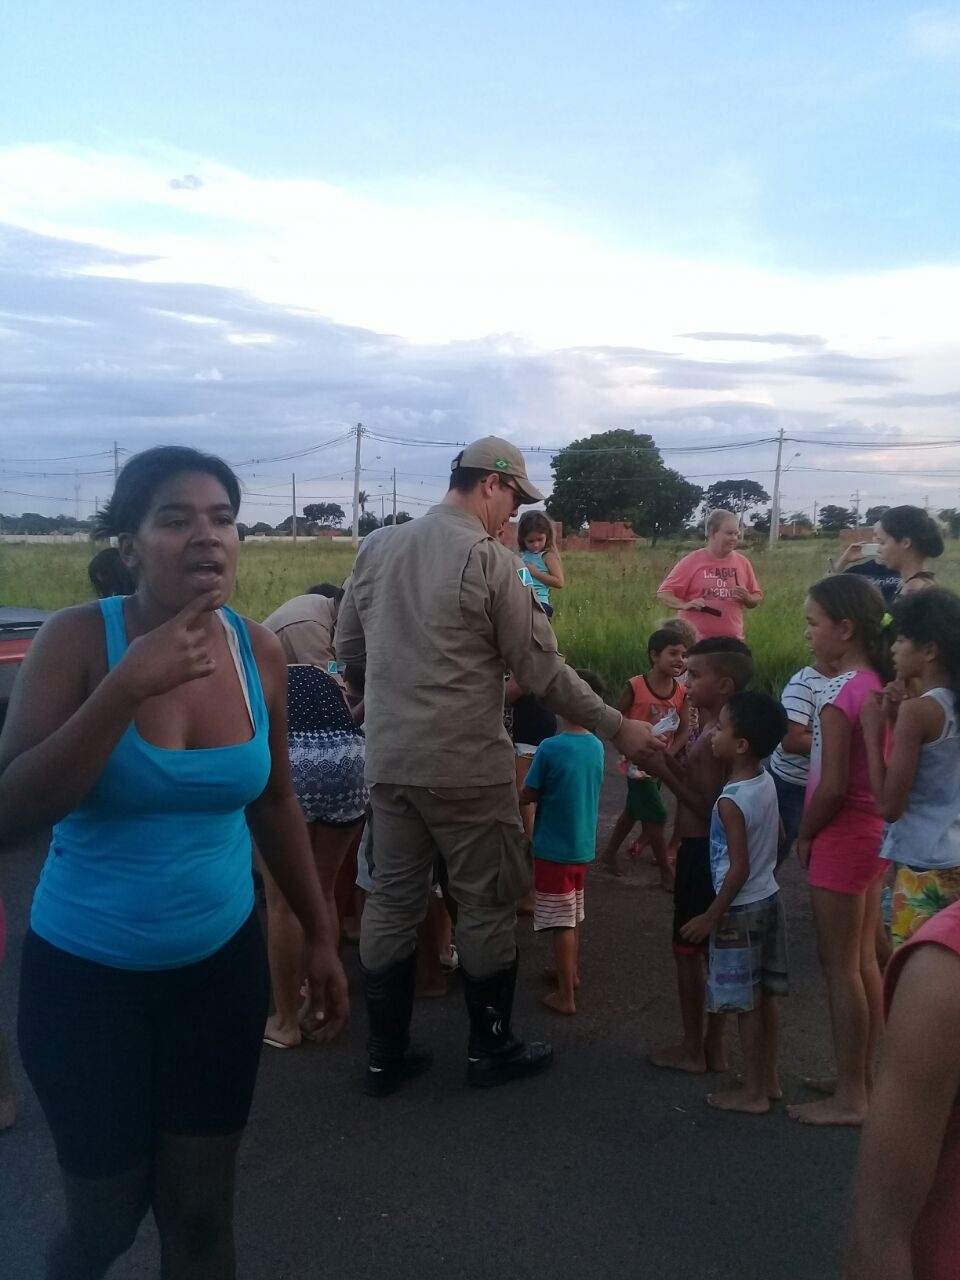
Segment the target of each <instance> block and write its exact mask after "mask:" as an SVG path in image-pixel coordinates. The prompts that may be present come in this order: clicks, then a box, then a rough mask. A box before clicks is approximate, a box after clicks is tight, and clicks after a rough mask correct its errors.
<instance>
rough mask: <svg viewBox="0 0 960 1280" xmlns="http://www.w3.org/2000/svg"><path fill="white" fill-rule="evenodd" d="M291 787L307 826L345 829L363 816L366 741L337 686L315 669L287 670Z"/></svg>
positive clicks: (365, 803) (305, 666)
mask: <svg viewBox="0 0 960 1280" xmlns="http://www.w3.org/2000/svg"><path fill="white" fill-rule="evenodd" d="M287 717H288V726H287V734H288V737H287V741H288V744H289V749H290V770H291V773H292V775H293V787H294V790H295V791H296V793H297V798H298V800H299V801H300V805H301V808H302V809H303V813H304V816H305V818H306V819H307V821H308V822H322V823H324V824H325V825H326V826H330V827H346V826H350V825H352V824H353V823H354V822H359V821H360V819H361V818H362V817H363V815H364V813H365V812H366V807H367V788H366V786H365V785H364V780H363V771H364V760H365V750H364V748H365V745H366V743H365V739H364V736H363V730H362V729H361V728H359V727H358V726H357V725H355V724H354V723H353V719H352V717H351V715H350V712H349V711H348V710H347V704H346V702H345V701H344V698H343V694H342V693H341V692H340V688H339V685H338V684H337V682H336V681H335V680H334V679H333V678H332V677H331V676H329V675H327V673H326V671H324V670H322V668H320V667H313V666H308V665H296V666H290V667H288V668H287Z"/></svg>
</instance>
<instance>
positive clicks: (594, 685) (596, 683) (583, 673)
mask: <svg viewBox="0 0 960 1280" xmlns="http://www.w3.org/2000/svg"><path fill="white" fill-rule="evenodd" d="M574 670H575V672H576V674H577V675H578V676H579V677H580V679H581V680H582V681H583V683H584V684H588V685H589V686H590V688H591V689H592V690H593V692H594V693H595V694H596V695H597V697H598V698H605V697H606V696H607V686H606V685H605V684H604V683H603V680H602V679H601V678H600V676H598V675H597V673H596V672H595V671H591V670H590V668H589V667H575V668H574Z"/></svg>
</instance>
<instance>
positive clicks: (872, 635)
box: [807, 573, 892, 680]
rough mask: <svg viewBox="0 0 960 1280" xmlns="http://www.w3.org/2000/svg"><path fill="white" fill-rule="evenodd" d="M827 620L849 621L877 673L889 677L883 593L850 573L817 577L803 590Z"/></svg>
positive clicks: (888, 642) (888, 650) (885, 608)
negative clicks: (817, 580)
mask: <svg viewBox="0 0 960 1280" xmlns="http://www.w3.org/2000/svg"><path fill="white" fill-rule="evenodd" d="M807 595H808V596H809V597H810V599H811V600H812V601H813V602H814V604H818V605H819V606H820V608H821V609H822V610H823V612H824V613H825V614H826V615H827V617H828V618H829V619H830V621H831V622H844V621H846V622H851V623H853V627H854V635H855V636H856V638H857V640H859V642H860V643H861V644H862V645H863V647H864V649H865V650H866V653H867V657H868V658H869V659H870V665H871V666H872V667H873V669H874V671H876V673H877V675H879V676H882V677H883V679H885V680H886V679H889V677H890V675H891V674H892V673H891V665H890V636H889V634H888V632H887V627H886V625H885V618H886V612H887V606H886V604H885V603H884V599H883V596H882V595H881V594H880V592H879V591H878V590H877V588H876V587H875V586H874V585H873V583H872V582H871V581H870V580H869V579H868V578H864V577H861V576H859V575H858V574H854V573H835V574H831V576H830V577H829V578H821V579H820V581H819V582H815V583H814V584H813V586H812V587H810V588H809V589H808V591H807Z"/></svg>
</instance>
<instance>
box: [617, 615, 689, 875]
mask: <svg viewBox="0 0 960 1280" xmlns="http://www.w3.org/2000/svg"><path fill="white" fill-rule="evenodd" d="M686 656H687V646H686V645H685V644H684V643H683V642H682V641H681V640H680V638H679V637H678V636H677V634H676V633H675V632H674V631H673V630H667V629H665V628H662V629H661V630H659V631H655V632H654V633H653V635H652V636H651V637H650V639H649V640H648V641H647V657H648V660H649V662H650V670H649V671H648V672H647V673H646V675H642V676H634V677H633V679H632V680H629V681H628V682H627V683H626V685H624V688H623V692H622V693H621V694H620V701H619V702H618V703H617V710H618V711H619V712H621V713H622V714H623V715H624V716H626V717H627V719H628V720H643V721H645V722H646V723H647V724H652V725H654V726H658V725H659V726H660V729H661V730H663V732H657V729H656V728H654V732H655V733H657V736H658V737H660V738H661V739H662V741H663V742H664V744H665V745H666V748H667V751H668V752H669V753H670V755H673V756H676V755H679V754H680V752H681V751H682V750H683V748H684V746H685V745H686V742H687V736H688V733H689V728H690V709H689V707H688V706H687V703H686V689H685V688H684V686H683V685H682V684H681V683H680V677H681V676H682V675H683V671H684V664H685V660H686ZM670 725H674V726H675V727H674V728H669V727H668V726H670ZM626 770H627V803H626V808H625V809H624V811H623V813H621V815H620V817H619V818H618V819H617V821H616V825H615V826H614V828H613V831H612V832H611V834H610V840H609V842H608V844H607V847H606V849H605V850H604V853H603V858H602V864H603V866H604V868H605V869H606V870H607V871H609V872H610V873H611V874H612V875H615V876H619V875H621V874H622V872H621V871H620V868H619V866H618V865H617V853H618V851H619V849H620V846H621V845H622V844H623V842H624V840H625V839H626V838H627V836H628V835H629V834H630V832H631V831H632V830H633V827H634V825H635V824H636V823H637V822H640V823H642V824H643V826H642V840H643V843H644V844H648V845H649V846H650V851H651V852H652V854H653V857H654V861H655V862H656V864H657V866H658V867H659V868H660V886H661V888H663V889H666V890H667V892H668V893H670V892H672V891H673V867H672V866H671V864H670V859H669V855H668V852H667V837H666V822H667V811H666V808H665V807H664V804H663V800H662V799H661V797H660V782H659V780H658V779H657V778H651V777H650V776H649V775H648V774H645V773H644V772H643V770H640V769H637V768H636V767H635V766H632V765H628V766H626Z"/></svg>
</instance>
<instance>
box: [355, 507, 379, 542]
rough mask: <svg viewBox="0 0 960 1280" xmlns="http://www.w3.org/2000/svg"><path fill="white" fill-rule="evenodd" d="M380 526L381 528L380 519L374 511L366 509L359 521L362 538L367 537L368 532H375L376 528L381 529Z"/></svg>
mask: <svg viewBox="0 0 960 1280" xmlns="http://www.w3.org/2000/svg"><path fill="white" fill-rule="evenodd" d="M379 528H380V521H379V520H378V519H377V517H376V516H375V515H374V514H373V512H372V511H364V513H363V515H362V516H361V517H360V520H359V521H358V526H357V529H358V532H359V534H360V536H361V537H362V538H363V537H366V535H367V534H368V533H373V531H374V529H379Z"/></svg>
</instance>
